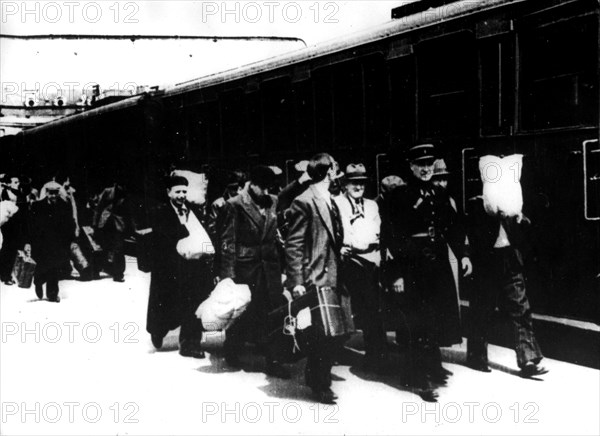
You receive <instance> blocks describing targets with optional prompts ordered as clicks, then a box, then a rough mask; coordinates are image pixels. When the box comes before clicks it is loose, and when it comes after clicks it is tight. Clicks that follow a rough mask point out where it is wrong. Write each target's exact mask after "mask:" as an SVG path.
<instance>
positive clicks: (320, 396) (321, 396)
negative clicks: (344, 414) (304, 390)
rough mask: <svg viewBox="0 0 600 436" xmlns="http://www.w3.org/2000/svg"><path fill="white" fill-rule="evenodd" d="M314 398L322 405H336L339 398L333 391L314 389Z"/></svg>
mask: <svg viewBox="0 0 600 436" xmlns="http://www.w3.org/2000/svg"><path fill="white" fill-rule="evenodd" d="M313 396H314V398H315V400H316V401H318V402H319V403H321V404H335V399H336V398H337V397H336V396H335V394H334V393H333V391H332V390H331V389H313Z"/></svg>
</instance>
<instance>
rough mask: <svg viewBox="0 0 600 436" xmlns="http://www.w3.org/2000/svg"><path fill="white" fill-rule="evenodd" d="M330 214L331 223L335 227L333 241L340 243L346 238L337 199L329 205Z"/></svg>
mask: <svg viewBox="0 0 600 436" xmlns="http://www.w3.org/2000/svg"><path fill="white" fill-rule="evenodd" d="M329 214H330V216H331V225H332V227H333V236H334V239H335V241H333V243H334V244H335V245H337V244H340V243H341V242H342V240H343V239H344V237H343V235H342V226H341V222H340V211H339V209H338V207H337V204H335V201H333V200H332V201H331V206H329Z"/></svg>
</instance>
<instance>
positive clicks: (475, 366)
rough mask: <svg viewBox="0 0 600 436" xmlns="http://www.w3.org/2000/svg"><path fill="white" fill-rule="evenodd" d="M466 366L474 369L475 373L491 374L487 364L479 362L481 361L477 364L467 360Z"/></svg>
mask: <svg viewBox="0 0 600 436" xmlns="http://www.w3.org/2000/svg"><path fill="white" fill-rule="evenodd" d="M467 366H468V367H469V368H471V369H474V370H475V371H481V372H492V369H491V368H490V366H489V365H488V364H487V362H481V361H479V362H477V361H474V360H467Z"/></svg>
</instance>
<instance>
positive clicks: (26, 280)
mask: <svg viewBox="0 0 600 436" xmlns="http://www.w3.org/2000/svg"><path fill="white" fill-rule="evenodd" d="M35 266H36V263H35V261H34V260H33V259H32V258H31V256H28V255H27V254H25V253H24V252H23V251H19V254H18V255H17V258H16V259H15V265H14V268H13V275H14V276H15V278H16V279H17V285H18V286H19V288H23V289H29V288H30V287H31V283H32V282H33V275H34V273H35Z"/></svg>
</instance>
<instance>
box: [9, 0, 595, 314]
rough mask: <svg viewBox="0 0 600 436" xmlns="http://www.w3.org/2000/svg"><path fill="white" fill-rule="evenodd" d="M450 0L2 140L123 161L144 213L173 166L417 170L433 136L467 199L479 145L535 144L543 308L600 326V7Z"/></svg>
mask: <svg viewBox="0 0 600 436" xmlns="http://www.w3.org/2000/svg"><path fill="white" fill-rule="evenodd" d="M439 3H447V4H443V5H442V6H439V7H437V8H433V9H428V10H425V11H421V12H416V13H411V14H410V15H407V16H399V17H397V18H396V19H395V20H393V21H391V22H390V23H387V24H385V25H382V26H379V27H377V28H374V29H371V30H369V31H367V32H363V33H360V34H356V35H353V36H350V37H346V38H343V39H340V40H335V41H333V42H331V43H326V44H323V45H319V46H315V47H310V48H307V49H302V50H298V51H295V52H292V53H289V54H286V55H283V56H278V57H276V58H272V59H268V60H265V61H261V62H258V63H255V64H251V65H248V66H245V67H241V68H237V69H235V70H231V71H227V72H224V73H219V74H215V75H211V76H207V77H203V78H200V79H198V80H195V81H191V82H186V83H181V84H178V85H175V86H173V87H171V88H168V89H165V90H161V91H158V92H153V93H149V94H144V95H140V96H136V97H132V98H130V99H128V100H124V101H122V102H119V103H115V104H112V105H108V106H106V107H101V108H97V109H93V110H91V111H88V112H86V113H83V114H78V115H73V116H70V117H67V118H64V119H62V120H58V121H56V122H53V123H49V124H47V125H44V126H41V127H37V128H33V129H30V130H27V131H24V132H22V133H20V134H19V135H18V136H17V137H13V138H9V137H5V138H2V139H1V140H0V141H1V142H0V147H2V148H4V149H5V150H8V153H6V154H5V153H4V152H3V154H5V156H6V155H8V156H9V159H7V160H5V161H4V162H3V163H2V164H1V165H2V166H5V165H7V164H8V163H13V164H14V163H17V165H18V166H20V169H21V170H22V171H23V172H24V173H34V170H33V169H37V168H46V169H50V168H51V167H53V166H58V165H60V166H63V167H64V169H65V170H66V171H67V172H69V173H70V174H73V175H74V176H75V175H76V176H77V177H78V178H79V180H82V181H84V182H85V183H86V184H91V185H93V184H94V183H97V182H98V181H100V180H103V177H104V176H105V175H106V174H107V173H108V172H110V171H113V170H114V169H115V168H121V170H122V171H125V172H126V173H127V174H128V176H129V178H130V184H131V186H132V191H133V192H135V193H136V195H137V197H138V198H139V204H140V211H143V210H144V208H145V207H146V206H148V204H149V203H151V202H152V199H153V198H156V196H157V195H158V194H157V192H159V191H160V188H159V186H157V185H156V183H155V182H156V180H158V175H159V174H160V173H161V171H162V170H164V169H165V168H167V167H168V165H170V164H182V163H185V164H187V165H188V166H190V168H196V169H197V168H198V167H194V166H195V165H200V164H208V165H209V166H212V167H223V168H235V167H248V166H250V165H252V164H254V163H257V162H267V163H269V164H274V165H278V166H280V167H281V168H283V169H284V170H285V175H286V177H288V178H289V177H290V176H291V173H290V169H291V168H292V163H294V162H295V161H297V160H298V159H301V158H306V157H309V156H310V155H312V154H314V153H315V152H317V151H328V152H330V153H332V154H333V155H334V156H336V158H337V159H338V160H340V162H341V163H342V164H346V163H350V162H356V161H358V160H360V161H363V162H364V163H365V164H367V166H369V167H370V169H371V171H372V172H373V173H375V174H376V176H377V180H380V179H381V178H382V177H384V176H386V175H389V174H393V173H395V174H399V175H401V176H403V175H405V171H406V169H405V168H404V167H405V165H404V161H403V157H402V153H403V151H404V150H406V149H407V148H408V147H410V146H411V145H413V144H415V143H423V142H432V143H435V144H436V145H437V146H438V147H439V148H440V149H441V150H442V152H443V154H444V157H445V159H446V162H447V163H448V166H449V167H450V170H451V171H452V176H451V181H450V185H451V189H452V191H453V195H454V196H455V198H456V199H457V200H458V201H457V203H458V205H459V207H461V208H463V207H464V204H465V202H466V200H467V199H468V198H470V197H472V196H474V195H478V194H479V193H480V190H481V188H480V182H479V174H478V170H477V156H478V155H480V154H481V153H482V152H483V151H488V152H494V153H498V154H500V153H502V154H508V153H513V152H517V153H522V154H524V155H525V159H524V169H523V180H522V184H523V189H524V196H525V203H526V213H528V214H529V215H530V216H531V219H532V221H533V222H534V224H535V226H536V230H537V234H538V237H537V238H536V239H535V244H534V245H535V248H536V250H534V252H533V254H532V259H531V260H532V261H531V262H530V265H532V266H531V271H530V274H529V277H530V284H529V285H530V294H531V295H530V297H531V299H532V300H533V301H534V304H535V307H536V310H537V311H541V312H543V313H547V314H552V315H558V316H564V317H572V318H578V319H590V320H594V321H597V322H598V321H600V145H599V144H598V139H599V136H600V135H599V126H600V98H599V85H598V79H599V77H598V67H599V58H600V49H599V43H598V41H599V33H598V28H599V21H600V14H599V4H598V2H597V1H595V0H560V1H559V0H548V1H537V0H520V1H519V0H512V1H511V0H487V1H472V0H468V1H466V0H465V1H457V2H451V3H448V2H439ZM36 171H38V174H41V172H39V170H36ZM374 182H375V181H374ZM370 191H371V194H373V195H375V194H376V193H377V184H376V183H373V185H372V186H371V187H370ZM217 192H218V190H215V191H214V193H215V194H216V193H217ZM141 214H143V213H142V212H141Z"/></svg>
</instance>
